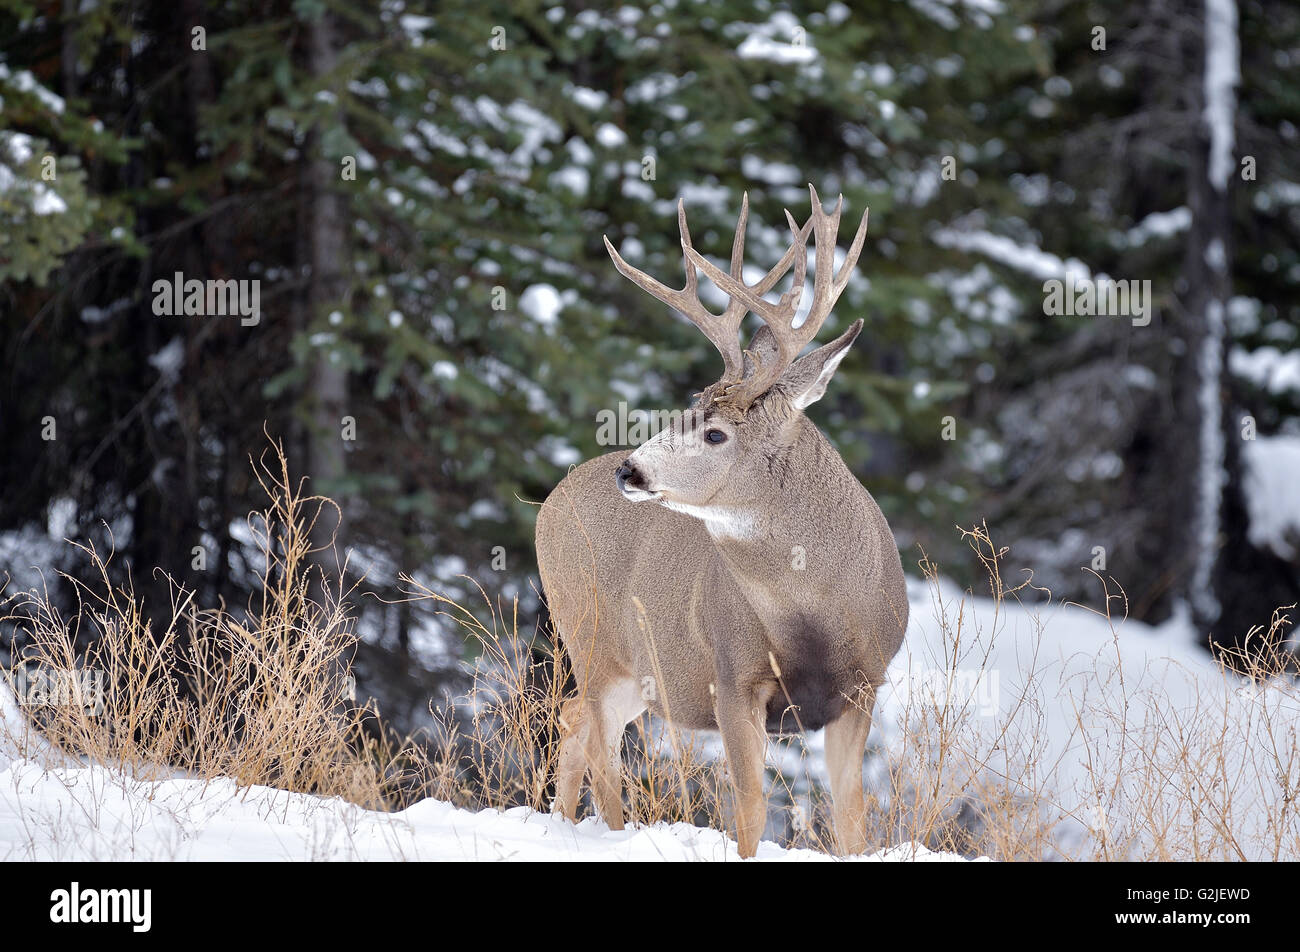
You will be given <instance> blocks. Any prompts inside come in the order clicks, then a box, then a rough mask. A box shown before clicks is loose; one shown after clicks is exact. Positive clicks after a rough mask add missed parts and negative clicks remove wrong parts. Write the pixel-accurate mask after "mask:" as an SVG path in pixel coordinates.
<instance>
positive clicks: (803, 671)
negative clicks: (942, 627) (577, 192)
mask: <svg viewBox="0 0 1300 952" xmlns="http://www.w3.org/2000/svg"><path fill="white" fill-rule="evenodd" d="M809 191H810V192H811V197H812V217H811V218H810V219H809V220H808V222H807V223H806V224H805V225H804V226H803V227H802V228H799V227H797V225H796V223H795V221H794V219H793V217H792V216H791V215H790V213H789V212H788V211H787V212H786V218H787V220H788V222H789V225H790V230H791V232H792V233H793V235H794V241H793V244H792V245H791V246H790V248H789V250H788V251H786V252H785V254H784V256H783V257H782V258H781V260H780V261H779V262H777V264H776V266H775V267H773V268H772V270H771V271H769V272H768V273H767V275H766V276H765V277H764V278H762V279H761V280H760V281H759V282H758V283H757V284H753V285H747V284H746V283H745V281H744V278H743V276H742V268H743V263H744V244H745V224H746V221H747V219H748V215H749V199H748V196H746V197H745V200H744V203H743V204H742V206H741V211H740V220H739V222H738V223H737V225H736V235H735V240H734V242H733V244H732V250H731V270H730V274H726V273H724V272H722V271H721V270H719V269H718V268H716V267H714V266H713V265H712V264H710V263H709V262H708V261H707V260H705V259H704V258H703V257H701V256H700V255H699V254H698V253H697V252H696V251H695V249H694V248H693V247H692V246H691V238H690V233H689V231H688V229H687V224H686V210H685V206H684V204H683V203H679V204H678V225H679V228H680V230H681V241H682V250H683V253H684V255H685V264H686V286H685V287H684V288H683V289H682V290H680V291H678V290H674V289H671V288H668V287H666V286H665V285H663V284H660V283H659V282H658V281H656V280H655V279H654V278H651V277H649V276H648V275H646V274H643V273H642V272H640V271H638V270H636V269H635V268H633V267H631V266H630V265H628V264H627V262H626V261H624V260H623V259H622V257H620V256H619V254H618V252H617V251H615V250H614V247H613V246H612V245H611V244H610V243H609V239H608V238H606V239H605V246H606V248H607V249H608V250H609V254H610V257H611V258H613V260H614V266H615V267H616V268H617V269H618V271H619V272H620V273H621V274H622V275H623V276H624V277H626V278H628V279H629V280H630V281H632V282H633V283H634V284H636V285H637V286H638V287H640V288H642V289H643V290H645V291H646V292H648V293H649V294H651V295H653V296H654V297H656V298H658V299H659V300H660V301H662V302H664V303H665V304H668V305H670V306H671V307H673V308H675V309H676V310H677V311H679V312H680V313H682V314H683V315H685V316H686V317H687V318H689V319H690V320H691V321H692V322H693V323H694V324H696V325H697V326H698V327H699V329H700V330H701V331H703V332H704V336H706V337H707V338H708V339H709V340H710V341H711V342H712V343H713V345H714V346H715V347H716V348H717V349H718V351H719V352H721V354H722V360H723V373H722V377H721V379H720V380H718V381H717V382H716V383H714V384H711V385H710V386H709V387H707V388H705V390H704V391H703V392H702V393H700V394H697V399H696V402H695V404H694V405H693V406H692V407H691V408H690V409H689V410H688V411H686V412H685V413H684V414H683V415H682V416H681V420H680V422H675V423H674V424H673V425H672V426H670V427H667V428H665V429H663V430H662V431H660V432H659V433H658V434H657V435H656V436H655V437H653V438H652V439H650V440H648V441H646V442H645V443H643V444H642V445H641V446H640V447H639V448H637V449H636V450H635V452H633V453H632V454H631V455H628V454H626V453H621V452H615V453H608V454H606V455H604V456H601V457H598V458H596V459H592V460H589V461H587V462H586V463H584V464H582V465H581V466H579V467H577V468H576V469H574V470H573V471H571V472H570V473H569V474H568V475H567V476H566V477H565V478H564V480H563V481H561V482H560V484H559V485H558V486H557V487H556V489H555V490H554V491H553V492H552V493H551V494H550V496H548V497H547V499H546V502H545V503H543V504H542V507H541V510H540V511H539V513H538V519H537V560H538V565H539V567H540V570H541V578H542V584H543V588H544V592H545V596H546V600H547V603H548V605H549V607H550V611H551V616H552V618H553V620H554V625H555V628H556V631H557V632H558V634H559V637H560V639H561V642H562V643H563V646H564V650H565V652H566V653H567V655H568V657H569V659H570V662H571V663H572V667H573V673H574V676H575V678H576V680H577V685H578V689H577V694H576V696H575V697H573V698H571V699H569V700H568V701H566V703H565V705H564V706H563V708H562V711H561V726H562V729H563V730H564V737H563V740H562V742H561V746H560V751H559V756H558V765H557V773H556V798H555V807H556V809H557V810H558V811H559V812H561V813H563V814H564V815H565V816H567V817H568V818H569V819H570V820H573V819H575V818H576V814H577V809H578V801H579V795H580V791H581V786H582V781H583V776H584V772H586V773H589V775H590V784H591V790H592V798H593V800H594V802H595V805H596V808H597V810H599V812H600V814H601V816H602V818H603V819H604V820H605V822H606V823H608V824H609V826H610V828H611V829H615V830H620V829H622V828H623V801H622V771H621V748H622V737H623V732H624V729H625V728H626V726H627V724H628V723H630V722H631V721H633V720H634V719H636V718H637V717H639V716H640V715H641V713H642V712H643V711H645V710H647V709H649V710H650V711H652V712H653V713H654V714H656V715H658V716H660V717H662V718H664V719H666V720H667V721H668V722H669V723H670V724H676V725H680V726H683V727H687V728H694V729H718V730H720V731H721V734H722V741H723V746H724V749H725V752H726V757H727V762H728V766H729V770H730V776H731V783H732V786H733V790H734V793H735V817H736V824H737V837H736V838H737V843H738V845H739V848H740V855H741V856H742V857H750V856H753V855H754V853H755V851H756V849H757V847H758V841H759V837H760V836H761V834H762V832H763V829H764V826H765V823H766V817H767V809H766V800H765V797H764V792H763V776H764V763H765V757H766V744H767V736H768V734H769V732H770V733H781V732H789V731H791V730H819V729H821V728H823V727H824V728H825V729H826V735H825V739H826V766H827V771H828V773H829V777H830V785H831V796H832V802H833V809H832V814H833V821H834V832H835V839H836V846H837V848H838V850H839V851H840V852H842V853H858V852H862V851H863V850H864V849H865V848H866V845H867V843H866V832H865V805H864V800H865V798H864V792H863V782H862V765H863V756H864V751H865V747H866V741H867V734H868V732H869V731H870V728H871V712H872V707H873V705H874V702H875V691H876V688H877V687H878V686H879V685H880V684H881V683H882V682H883V681H884V679H885V668H886V666H887V665H888V664H889V661H890V659H891V658H892V657H893V656H894V654H895V652H896V651H897V650H898V648H899V645H900V644H901V643H902V640H903V632H904V630H905V629H906V627H907V597H906V589H905V586H904V581H903V568H902V564H901V562H900V560H899V556H898V548H897V545H896V543H895V541H894V537H893V534H892V533H891V532H890V530H889V526H888V525H887V524H886V522H885V518H884V516H883V515H882V514H881V512H880V508H879V507H878V506H877V505H876V502H875V500H874V499H872V498H871V496H870V494H869V493H868V492H867V491H866V490H865V489H864V488H863V487H862V486H861V484H860V483H859V482H858V481H857V479H856V478H854V476H853V474H852V473H850V472H849V470H848V467H846V466H845V465H844V462H843V460H841V459H840V456H839V454H838V453H837V452H836V451H835V450H834V449H833V448H832V447H831V445H830V443H828V442H827V440H826V438H825V437H824V436H822V434H821V433H820V432H819V431H818V429H817V428H816V427H815V426H814V425H813V424H812V423H811V422H810V421H809V420H808V418H807V417H806V416H804V414H803V410H804V409H805V408H806V407H807V406H808V405H809V404H811V403H813V402H814V401H815V400H818V399H819V398H820V397H821V396H822V394H823V393H825V391H826V385H827V383H828V382H829V381H830V378H831V375H832V374H834V372H835V369H836V367H838V365H839V363H840V361H841V360H843V359H844V355H845V354H846V353H847V352H848V349H849V346H850V345H851V344H852V343H853V341H854V339H855V338H857V336H858V333H859V332H860V331H861V330H862V321H861V320H857V321H855V322H854V323H853V324H852V326H850V327H849V329H848V330H846V331H845V332H844V333H843V334H841V335H840V336H839V337H837V338H836V339H835V340H833V341H831V342H830V343H828V344H823V345H822V346H821V347H818V348H817V349H815V350H813V351H811V352H809V353H808V354H806V355H804V356H802V357H800V356H799V354H800V352H801V351H802V350H803V348H804V346H805V345H807V344H808V343H810V342H811V341H812V340H813V338H814V337H815V336H816V334H817V331H818V329H819V328H820V327H821V325H822V322H824V321H825V320H826V317H827V315H829V314H830V312H831V308H832V307H833V306H834V305H835V301H836V299H837V298H838V297H839V295H840V293H841V292H842V291H843V290H844V287H845V285H846V284H847V283H848V279H849V276H850V274H851V273H852V270H853V267H854V264H855V263H856V261H857V258H858V255H859V253H860V252H861V250H862V243H863V240H864V238H865V237H866V228H867V216H866V214H865V213H864V214H863V216H862V223H861V225H860V226H859V227H858V231H857V234H856V235H855V237H854V239H853V244H852V246H851V247H850V248H849V252H848V255H847V257H846V258H845V260H844V264H843V266H842V267H841V268H840V270H839V273H838V274H837V273H835V271H834V259H835V243H836V238H837V235H838V232H839V221H840V212H841V210H842V209H843V206H844V200H843V197H842V196H841V198H840V203H839V205H838V206H837V207H836V209H835V211H834V212H833V213H832V214H829V215H828V214H826V212H825V210H824V209H823V208H822V204H821V201H820V199H819V198H818V197H817V192H816V191H815V190H814V189H813V188H812V187H811V186H809ZM810 230H811V232H812V234H813V236H814V239H815V248H816V256H817V257H816V262H815V268H814V275H813V282H812V301H811V308H810V310H809V311H808V314H807V317H806V319H805V320H804V321H803V323H802V324H799V325H798V326H796V325H795V323H794V321H795V317H796V311H797V309H798V307H799V304H800V300H801V297H802V294H803V290H804V283H805V277H806V271H807V263H808V262H807V242H808V234H809V231H810ZM791 265H794V277H793V279H792V282H793V283H792V286H791V288H790V290H789V291H788V292H787V293H785V294H784V295H782V296H781V297H780V300H779V301H778V302H776V303H771V302H769V301H767V300H765V299H764V297H763V296H764V295H765V294H767V293H768V292H769V291H771V290H772V289H773V288H774V287H775V286H776V284H777V282H778V281H780V280H781V278H782V277H783V276H784V275H785V273H786V272H787V271H789V270H790V268H791ZM697 269H698V271H703V272H704V273H705V274H706V275H707V276H708V277H709V278H710V279H711V280H712V281H713V283H714V284H715V285H716V286H717V287H718V288H719V289H721V290H722V291H723V292H725V293H726V294H727V295H728V297H729V302H728V304H727V307H726V308H725V310H724V311H723V313H722V314H721V315H720V316H719V315H715V314H713V313H712V312H710V311H709V310H707V309H706V308H705V307H704V305H703V304H702V303H701V302H700V300H699V298H698V295H697V283H698V280H699V275H698V271H697ZM750 311H752V312H754V313H755V314H757V315H758V316H759V317H760V318H761V319H762V321H763V324H762V326H761V327H759V329H758V331H757V332H756V333H755V335H754V337H753V339H752V343H751V344H750V346H749V348H748V349H747V350H743V351H742V350H741V348H740V342H739V340H738V334H739V332H740V326H741V321H742V320H744V318H745V315H746V314H747V313H748V312H750Z"/></svg>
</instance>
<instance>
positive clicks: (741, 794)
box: [717, 684, 775, 859]
mask: <svg viewBox="0 0 1300 952" xmlns="http://www.w3.org/2000/svg"><path fill="white" fill-rule="evenodd" d="M774 691H775V685H771V684H766V685H761V686H758V687H755V688H753V689H750V690H744V691H742V690H736V689H730V690H726V689H723V688H722V687H721V686H719V689H718V707H717V719H718V728H719V729H720V730H721V732H722V746H723V748H724V749H725V751H726V754H727V767H728V769H729V771H730V773H731V786H732V790H733V792H734V794H735V814H736V845H737V847H738V848H739V850H740V857H741V859H749V858H750V857H751V856H753V855H754V854H755V853H757V852H758V841H759V840H760V839H761V838H762V836H763V829H764V828H765V827H766V826H767V798H766V797H765V796H764V794H763V773H764V766H765V764H766V761H767V702H768V700H769V699H770V698H771V697H772V694H773V693H774Z"/></svg>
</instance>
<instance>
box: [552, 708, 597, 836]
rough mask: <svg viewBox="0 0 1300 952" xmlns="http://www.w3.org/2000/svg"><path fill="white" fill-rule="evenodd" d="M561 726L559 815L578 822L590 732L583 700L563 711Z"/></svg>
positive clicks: (557, 779) (556, 807) (557, 773)
mask: <svg viewBox="0 0 1300 952" xmlns="http://www.w3.org/2000/svg"><path fill="white" fill-rule="evenodd" d="M560 726H561V729H562V730H564V732H565V734H564V739H563V740H562V741H561V742H560V754H559V757H558V758H557V760H556V765H555V805H554V810H555V812H557V813H559V814H561V815H563V816H564V817H565V818H566V819H568V820H569V822H571V823H573V822H576V821H577V819H578V800H579V798H580V797H581V796H582V775H583V774H584V773H585V772H586V769H587V752H586V745H587V733H588V730H589V728H590V724H589V723H588V722H587V712H586V710H585V709H584V707H583V703H582V699H581V698H576V697H575V698H570V699H569V700H567V701H565V702H564V706H563V707H562V708H561V709H560Z"/></svg>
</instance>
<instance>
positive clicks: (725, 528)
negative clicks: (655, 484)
mask: <svg viewBox="0 0 1300 952" xmlns="http://www.w3.org/2000/svg"><path fill="white" fill-rule="evenodd" d="M663 504H664V505H665V506H667V507H668V508H669V509H672V510H674V511H676V512H680V513H684V514H685V515H688V516H694V517H695V518H696V519H699V520H700V521H701V522H703V523H704V527H705V528H706V529H708V530H709V535H711V536H713V538H715V539H748V538H749V537H750V536H752V535H753V534H754V528H755V527H754V516H753V514H752V513H748V512H745V511H744V510H743V509H728V508H726V507H725V506H693V505H691V504H690V503H686V502H673V501H671V500H669V499H665V500H663Z"/></svg>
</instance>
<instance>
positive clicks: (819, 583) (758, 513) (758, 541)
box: [691, 416, 864, 617]
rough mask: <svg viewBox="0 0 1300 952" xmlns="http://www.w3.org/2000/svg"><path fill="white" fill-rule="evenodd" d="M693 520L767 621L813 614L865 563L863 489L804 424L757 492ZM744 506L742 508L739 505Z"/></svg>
mask: <svg viewBox="0 0 1300 952" xmlns="http://www.w3.org/2000/svg"><path fill="white" fill-rule="evenodd" d="M738 488H739V489H740V490H741V491H740V492H738V493H737V494H736V496H735V499H736V500H737V501H735V502H731V503H728V502H721V501H720V502H719V503H718V504H716V505H713V506H709V507H701V511H700V512H697V513H691V514H692V515H696V516H697V518H700V519H701V520H703V521H704V523H705V528H706V529H707V530H708V532H709V535H710V536H711V537H712V539H713V544H714V546H715V547H716V548H717V551H718V553H719V555H720V556H721V557H722V561H723V562H724V564H725V565H726V566H727V569H728V570H729V571H730V573H731V575H732V577H733V578H734V579H735V580H736V582H737V584H738V585H739V587H740V588H741V589H742V590H743V591H744V592H745V594H746V597H747V598H748V600H749V601H750V603H751V604H752V605H753V606H754V608H755V610H757V611H758V612H759V614H760V615H761V616H769V617H770V616H772V615H773V614H788V613H789V612H790V611H792V610H793V611H809V610H811V609H812V608H813V607H814V606H815V605H816V603H817V602H819V601H820V600H821V599H822V598H823V597H824V596H825V593H826V592H828V591H839V592H845V591H852V590H853V588H852V586H845V585H843V584H842V581H843V579H845V578H847V577H848V576H849V575H850V574H851V573H852V571H853V568H854V566H856V565H858V564H860V560H861V555H862V552H861V550H862V547H863V541H864V540H863V537H862V526H861V524H860V518H859V513H860V506H861V493H862V488H861V486H860V485H859V484H858V481H857V479H856V478H854V476H853V474H852V473H850V472H849V470H848V467H847V466H845V465H844V461H843V460H842V459H840V456H839V454H838V453H836V452H835V449H834V448H833V447H832V446H831V445H830V443H829V442H827V440H826V438H825V437H824V436H822V434H821V433H820V432H819V431H818V430H817V428H816V427H814V426H813V425H812V423H811V422H810V421H808V420H807V419H806V418H803V417H802V416H801V417H800V420H799V425H798V429H797V431H796V436H795V439H794V440H793V441H792V442H791V443H790V444H789V445H788V448H787V449H786V450H785V451H784V452H781V453H779V454H777V455H775V456H773V457H772V458H771V461H770V465H768V466H767V467H766V471H765V472H763V473H762V474H761V480H760V482H759V483H758V485H756V486H754V487H752V488H751V490H752V491H749V492H746V491H744V490H745V489H746V487H738ZM741 500H743V501H741Z"/></svg>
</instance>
